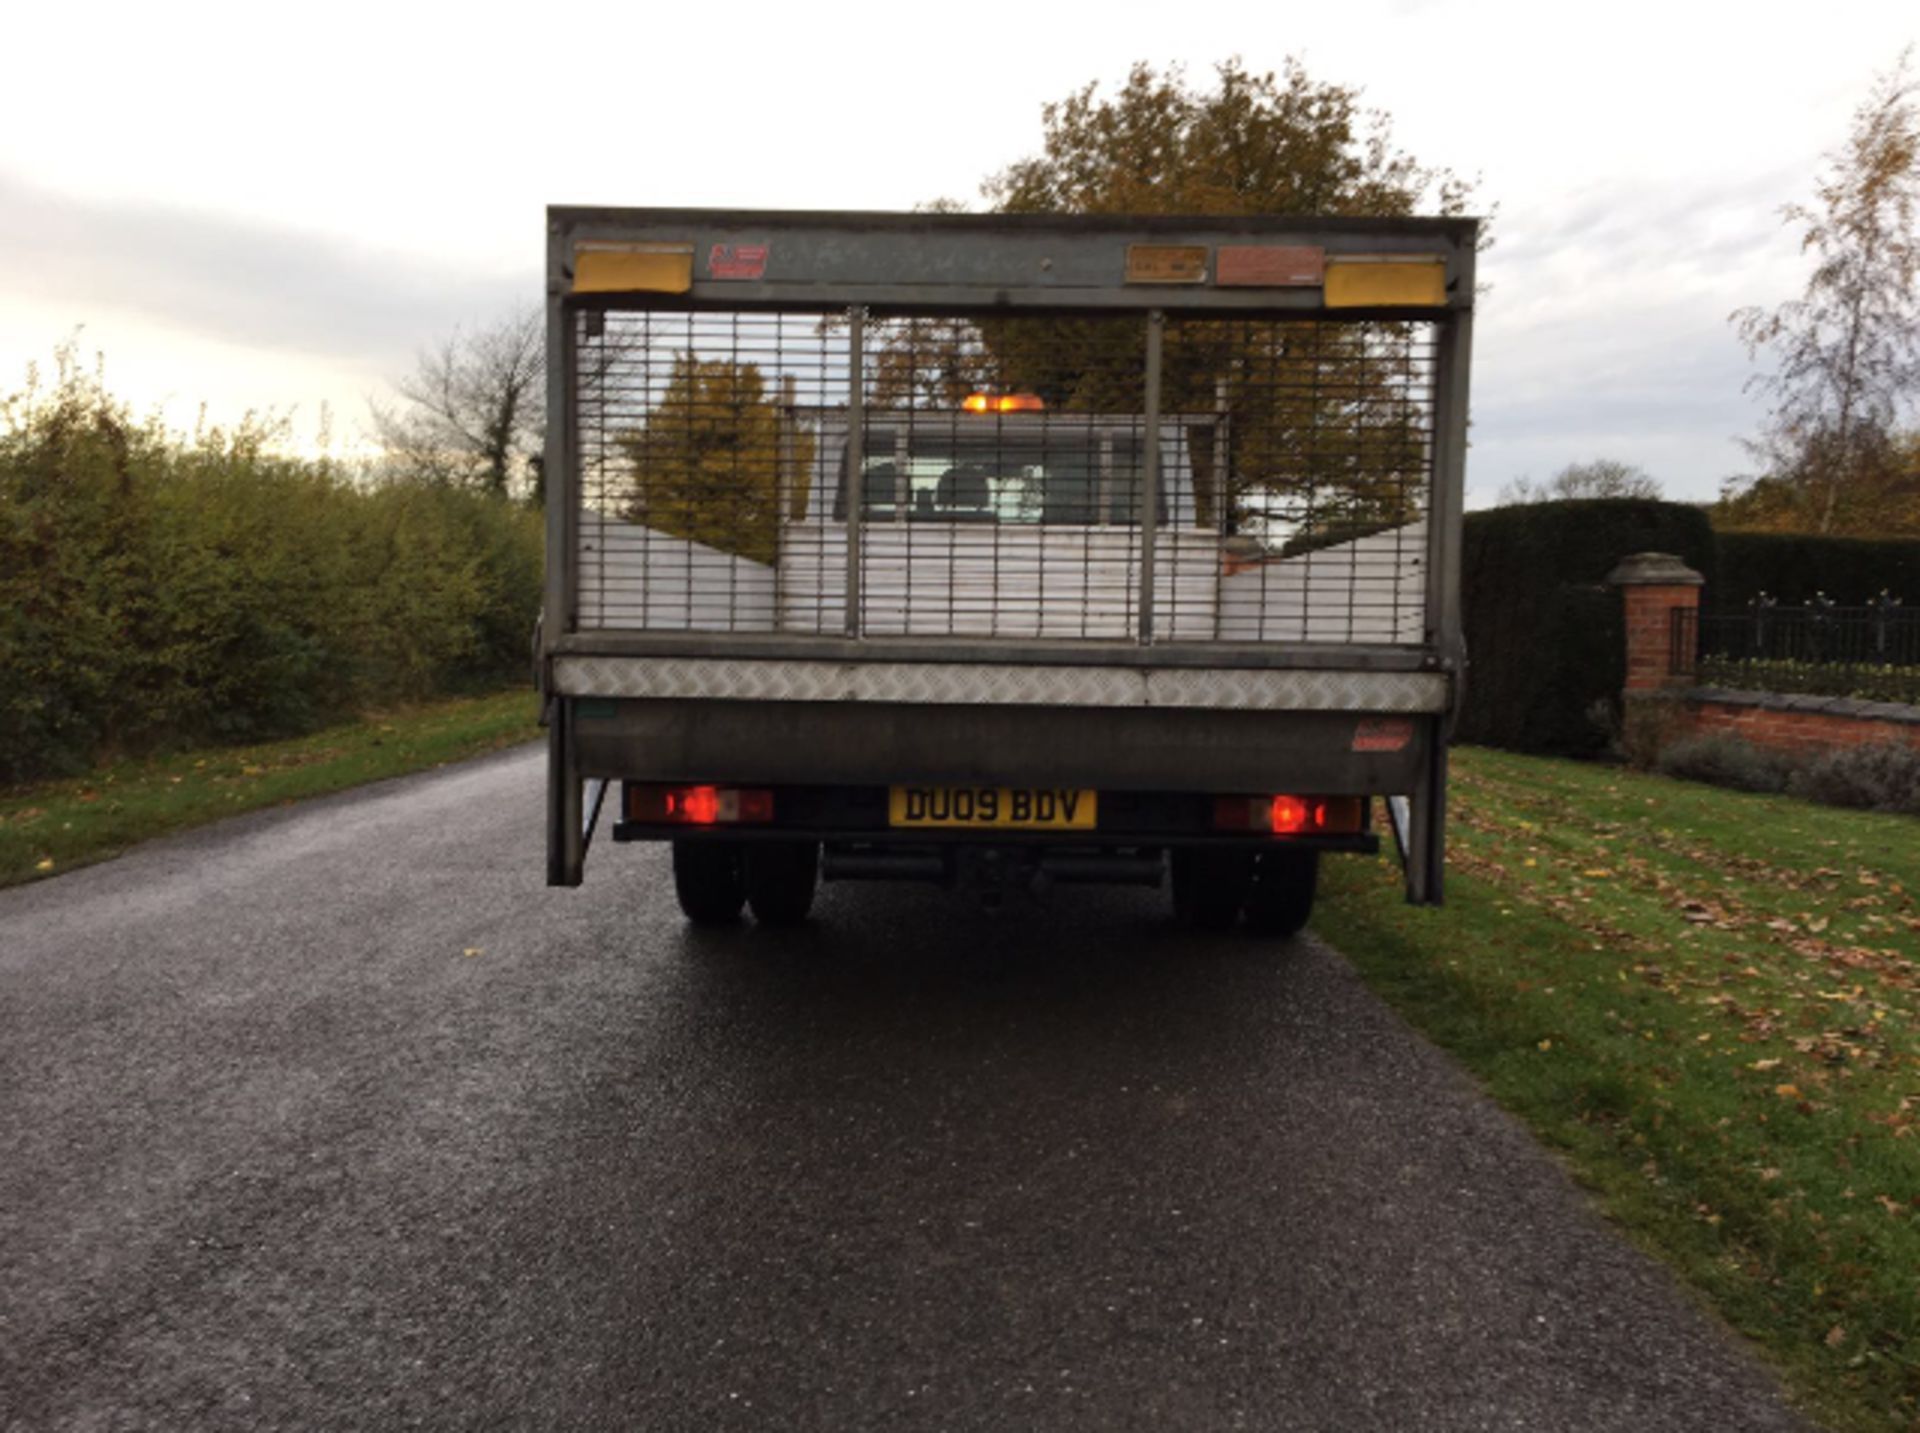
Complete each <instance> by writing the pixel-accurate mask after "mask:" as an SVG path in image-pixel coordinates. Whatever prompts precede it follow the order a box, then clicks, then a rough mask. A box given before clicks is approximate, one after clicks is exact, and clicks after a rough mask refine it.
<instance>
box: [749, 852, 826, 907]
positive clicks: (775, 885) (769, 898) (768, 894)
mask: <svg viewBox="0 0 1920 1433" xmlns="http://www.w3.org/2000/svg"><path fill="white" fill-rule="evenodd" d="M746 882H747V886H746V889H747V904H748V905H750V906H752V907H753V918H754V919H755V920H757V921H759V922H760V924H761V925H771V926H783V925H798V924H800V922H801V921H803V920H805V919H806V918H807V912H808V911H810V910H812V909H813V893H814V890H815V888H816V887H817V886H818V885H819V882H820V843H819V842H818V841H756V842H754V843H753V844H751V845H749V846H748V847H747V849H746Z"/></svg>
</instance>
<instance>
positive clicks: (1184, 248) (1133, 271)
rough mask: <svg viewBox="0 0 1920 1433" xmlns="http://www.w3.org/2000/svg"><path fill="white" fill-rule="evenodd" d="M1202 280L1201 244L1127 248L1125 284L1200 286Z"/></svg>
mask: <svg viewBox="0 0 1920 1433" xmlns="http://www.w3.org/2000/svg"><path fill="white" fill-rule="evenodd" d="M1206 281H1207V246H1206V245H1205V244H1129V245H1127V282H1128V283H1130V284H1204V283H1205V282H1206Z"/></svg>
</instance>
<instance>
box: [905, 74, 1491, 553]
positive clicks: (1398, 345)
mask: <svg viewBox="0 0 1920 1433" xmlns="http://www.w3.org/2000/svg"><path fill="white" fill-rule="evenodd" d="M981 192H982V194H983V196H984V197H985V198H986V199H987V200H988V201H989V203H990V204H991V206H992V207H993V208H994V209H996V210H998V211H1000V212H1004V213H1044V212H1064V213H1078V214H1155V213H1185V214H1217V215H1235V214H1300V215H1307V214H1330V215H1382V216H1401V215H1410V214H1413V213H1416V212H1418V211H1420V210H1422V209H1424V208H1431V209H1435V210H1437V211H1438V212H1440V213H1442V214H1459V213H1462V212H1464V210H1465V206H1466V203H1467V201H1468V199H1469V197H1470V195H1471V193H1472V186H1471V185H1469V184H1467V183H1465V182H1463V181H1461V180H1460V179H1459V178H1457V177H1456V176H1455V175H1453V174H1452V173H1451V172H1450V171H1448V170H1445V169H1436V168H1431V167H1428V166H1425V165H1422V164H1420V163H1418V162H1417V161H1416V160H1414V159H1413V158H1412V157H1411V156H1409V155H1407V154H1406V153H1404V152H1403V151H1401V150H1399V149H1398V148H1396V147H1395V145H1394V143H1393V140H1392V135H1391V130H1390V126H1389V123H1388V121H1387V119H1386V117H1385V116H1384V115H1383V114H1381V113H1380V112H1378V111H1372V110H1365V109H1363V108H1362V107H1361V104H1360V94H1359V92H1358V91H1357V90H1354V89H1351V88H1348V87H1346V86H1342V85H1337V84H1323V83H1320V82H1318V81H1315V80H1313V79H1311V78H1310V77H1309V76H1308V75H1307V73H1306V71H1305V70H1304V68H1303V67H1302V66H1301V65H1300V64H1299V63H1298V62H1297V61H1293V60H1289V61H1287V63H1286V64H1285V65H1284V66H1283V67H1282V69H1281V71H1280V72H1279V74H1277V75H1276V74H1273V73H1255V72H1253V71H1250V70H1248V69H1247V68H1246V67H1245V66H1244V65H1243V64H1242V62H1241V61H1240V60H1238V59H1230V60H1227V61H1226V62H1224V63H1222V64H1220V65H1218V66H1216V67H1215V83H1214V85H1213V87H1211V88H1200V87H1196V86H1193V85H1191V84H1189V82H1188V80H1187V77H1186V73H1185V71H1184V70H1182V69H1181V68H1180V67H1178V66H1174V67H1172V68H1170V69H1168V70H1166V71H1164V72H1161V71H1156V70H1155V69H1154V68H1153V67H1152V66H1150V65H1147V64H1144V63H1141V64H1136V65H1135V66H1134V67H1133V68H1132V70H1131V71H1130V72H1129V73H1128V76H1127V78H1126V80H1125V82H1124V83H1123V84H1122V85H1121V86H1120V87H1119V89H1118V90H1117V91H1116V92H1115V93H1113V94H1112V95H1111V96H1107V95H1103V94H1102V93H1101V90H1100V87H1099V86H1098V85H1097V84H1088V85H1086V86H1085V87H1083V88H1081V89H1079V90H1076V91H1075V92H1073V93H1072V94H1070V95H1068V96H1067V97H1066V98H1065V99H1064V100H1061V101H1059V102H1057V103H1054V104H1049V105H1047V106H1046V107H1045V108H1044V109H1043V111H1042V137H1041V148H1040V152H1039V153H1038V154H1036V155H1033V156H1030V157H1029V158H1026V159H1022V160H1019V161H1016V162H1015V163H1014V164H1012V165H1010V166H1008V167H1007V168H1006V169H1004V170H1001V171H1000V172H999V173H997V174H995V175H993V176H991V177H990V178H988V180H987V181H986V182H985V183H984V184H983V185H982V188H981ZM937 207H940V208H951V207H953V206H951V205H949V204H941V205H939V206H937ZM1417 341H1418V340H1417V336H1416V335H1415V333H1414V332H1413V331H1412V330H1411V329H1409V328H1406V327H1404V326H1402V327H1395V326H1390V325H1352V326H1344V327H1340V328H1335V327H1333V326H1331V325H1316V324H1309V323H1281V322H1270V321H1263V322H1238V323H1217V322H1196V323H1180V324H1174V325H1170V326H1169V329H1168V332H1167V335H1166V343H1165V352H1164V361H1163V380H1162V381H1163V396H1162V406H1163V409H1164V411H1167V412H1169V413H1188V414H1203V415H1215V416H1224V417H1225V418H1226V420H1227V421H1226V423H1225V425H1224V428H1223V429H1222V431H1224V432H1226V433H1227V434H1229V435H1230V440H1231V446H1232V453H1231V456H1230V457H1229V456H1227V455H1226V454H1224V453H1221V454H1216V453H1215V452H1214V451H1213V445H1214V438H1213V436H1212V433H1211V432H1210V431H1209V430H1207V429H1205V428H1198V427H1197V428H1196V429H1195V430H1194V432H1193V433H1192V434H1191V435H1190V437H1191V441H1192V444H1193V449H1192V456H1193V461H1194V466H1195V469H1196V476H1197V477H1198V478H1199V479H1200V481H1199V484H1198V487H1199V492H1200V495H1201V505H1202V507H1201V517H1202V519H1203V520H1204V521H1209V522H1211V521H1214V520H1216V519H1221V518H1223V519H1224V522H1225V525H1226V526H1227V527H1228V528H1229V529H1233V530H1243V529H1255V530H1264V529H1268V528H1272V527H1273V526H1274V524H1275V520H1276V519H1277V518H1278V517H1279V516H1280V515H1281V514H1282V513H1287V514H1291V516H1292V518H1293V519H1294V520H1297V522H1298V523H1299V524H1300V525H1301V526H1303V527H1315V528H1326V527H1329V526H1351V525H1355V524H1361V525H1366V524H1372V525H1376V526H1378V525H1387V524H1392V523H1397V522H1401V521H1405V520H1407V519H1408V518H1409V517H1410V516H1411V515H1412V513H1413V510H1414V507H1415V505H1416V503H1417V494H1418V490H1419V487H1420V484H1419V483H1418V482H1417V481H1416V480H1415V479H1414V478H1413V477H1412V476H1411V474H1412V473H1413V472H1415V471H1417V469H1418V466H1419V463H1420V461H1421V452H1422V450H1423V441H1424V439H1423V435H1422V433H1421V431H1420V424H1421V421H1422V415H1421V414H1420V413H1419V412H1418V411H1417V407H1418V405H1417V404H1410V403H1409V402H1408V388H1409V383H1410V381H1411V380H1410V375H1411V374H1412V373H1413V372H1414V371H1415V369H1416V368H1417V363H1416V362H1415V361H1414V360H1413V346H1414V345H1415V344H1416V343H1417ZM1143 345H1144V337H1143V335H1142V333H1141V330H1140V325H1139V324H1138V323H1137V322H1135V321H1131V320H1129V321H1126V322H1115V321H1112V320H1100V319H1086V320H1072V321H1068V320H1063V319H1048V320H1030V319H1026V320H1023V319H996V320H990V321H983V322H978V323H975V322H970V321H964V320H952V319H920V320H900V321H896V322H894V323H893V324H892V325H890V326H883V327H881V328H880V330H879V331H878V332H877V333H876V334H875V354H874V360H873V364H872V381H873V384H874V393H873V401H875V402H876V403H878V404H880V405H882V406H887V405H899V404H907V403H923V404H929V405H933V406H940V407H950V406H952V405H954V404H957V402H958V400H959V399H960V398H961V397H963V396H964V395H965V394H966V393H967V392H970V391H973V390H974V389H978V388H981V387H989V386H991V387H1000V388H1006V389H1016V390H1021V391H1027V392H1032V393H1035V394H1037V395H1039V396H1040V397H1042V398H1043V399H1044V400H1045V401H1046V402H1047V404H1048V407H1049V408H1050V409H1053V410H1064V411H1069V412H1093V413H1137V412H1139V411H1141V408H1142V406H1143V404H1144V394H1143V393H1142V392H1141V383H1140V377H1141V371H1142V360H1143ZM1222 476H1224V479H1225V480H1224V481H1220V480H1219V479H1220V478H1221V477H1222ZM1216 491H1220V492H1222V494H1223V495H1224V498H1225V500H1226V502H1227V504H1228V511H1227V512H1226V513H1224V514H1216V513H1214V512H1213V511H1212V506H1213V496H1214V494H1215V492H1216ZM1276 535H1277V534H1276Z"/></svg>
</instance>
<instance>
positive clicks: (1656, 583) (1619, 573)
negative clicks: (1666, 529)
mask: <svg viewBox="0 0 1920 1433" xmlns="http://www.w3.org/2000/svg"><path fill="white" fill-rule="evenodd" d="M1706 580H1707V579H1706V578H1704V577H1702V576H1701V575H1700V574H1699V573H1697V572H1695V571H1694V570H1693V569H1692V568H1691V567H1688V566H1687V565H1686V563H1684V562H1682V561H1681V560H1680V559H1679V558H1677V557H1675V556H1674V555H1673V554H1672V553H1670V552H1636V553H1634V554H1633V556H1631V557H1623V558H1621V559H1620V563H1619V565H1618V566H1617V567H1615V568H1614V569H1613V571H1611V572H1609V573H1608V574H1607V586H1609V587H1700V586H1703V585H1704V584H1705V583H1706Z"/></svg>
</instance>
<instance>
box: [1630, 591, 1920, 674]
mask: <svg viewBox="0 0 1920 1433" xmlns="http://www.w3.org/2000/svg"><path fill="white" fill-rule="evenodd" d="M1732 662H1738V663H1771V664H1779V663H1799V664H1807V665H1812V666H1874V667H1920V608H1909V607H1907V606H1905V605H1904V604H1903V603H1902V602H1901V601H1900V600H1899V599H1898V598H1893V597H1887V596H1882V597H1881V598H1879V599H1876V600H1875V601H1872V602H1869V603H1866V604H1864V605H1861V606H1856V607H1843V606H1841V605H1839V604H1837V603H1832V602H1813V603H1809V604H1807V605H1805V606H1796V607H1788V606H1782V605H1780V604H1778V603H1776V602H1774V601H1773V600H1772V599H1770V598H1767V597H1764V596H1762V597H1760V598H1756V599H1755V600H1753V601H1752V602H1749V603H1748V604H1747V607H1746V610H1744V611H1741V612H1731V613H1706V614H1703V613H1698V612H1695V611H1692V610H1690V609H1687V608H1676V609H1674V612H1673V627H1672V636H1671V648H1670V655H1669V662H1668V669H1669V670H1670V671H1672V672H1673V673H1675V674H1676V675H1693V674H1696V673H1698V672H1699V671H1701V670H1702V668H1703V666H1704V667H1708V668H1711V667H1712V666H1714V665H1715V664H1716V663H1720V664H1725V663H1732Z"/></svg>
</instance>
